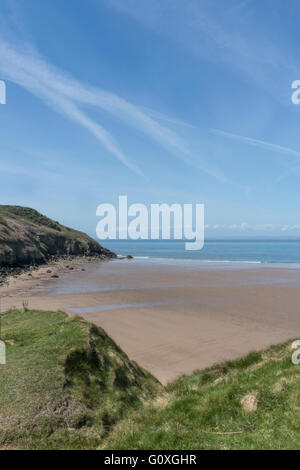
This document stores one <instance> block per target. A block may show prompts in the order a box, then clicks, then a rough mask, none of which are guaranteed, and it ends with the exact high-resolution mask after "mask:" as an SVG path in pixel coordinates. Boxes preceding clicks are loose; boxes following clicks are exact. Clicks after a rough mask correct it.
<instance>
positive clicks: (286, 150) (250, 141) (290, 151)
mask: <svg viewBox="0 0 300 470" xmlns="http://www.w3.org/2000/svg"><path fill="white" fill-rule="evenodd" d="M210 130H211V132H213V133H214V134H217V135H221V136H223V137H228V138H230V139H234V140H239V141H240V142H244V143H246V144H249V145H254V146H256V147H260V148H264V149H267V150H272V151H274V152H279V153H285V154H288V155H292V156H293V157H297V158H300V152H298V151H297V150H294V149H291V148H289V147H284V146H282V145H277V144H273V143H271V142H265V141H263V140H258V139H253V138H251V137H245V136H242V135H237V134H232V133H230V132H225V131H221V130H218V129H210Z"/></svg>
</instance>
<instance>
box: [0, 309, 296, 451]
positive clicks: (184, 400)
mask: <svg viewBox="0 0 300 470" xmlns="http://www.w3.org/2000/svg"><path fill="white" fill-rule="evenodd" d="M24 307H25V308H24V311H22V312H21V311H13V312H10V313H7V314H6V315H4V317H3V319H2V338H3V339H4V340H5V341H6V344H7V364H6V365H5V366H1V365H0V391H1V393H0V449H6V448H8V449H96V448H101V449H104V448H108V449H161V450H163V449H182V450H184V449H299V448H300V386H299V385H300V365H299V366H296V365H293V364H292V361H291V353H292V351H291V342H290V343H286V344H281V345H278V346H274V347H272V348H269V349H268V350H266V351H263V352H254V353H251V354H249V355H248V356H246V357H244V358H241V359H239V360H237V361H233V362H226V363H224V364H220V365H216V366H214V367H212V368H209V369H206V370H203V371H198V372H195V373H194V374H192V375H189V376H183V377H180V378H179V379H178V380H176V381H174V382H172V383H170V384H169V385H167V386H166V387H164V388H163V387H161V386H160V385H159V384H158V383H157V381H156V380H155V379H154V378H153V377H152V376H151V375H150V374H149V373H147V372H146V371H144V370H143V369H141V368H140V367H139V366H138V365H137V364H135V363H134V362H132V361H130V360H129V359H128V357H127V356H126V354H124V353H123V352H122V351H121V350H120V349H119V348H118V346H117V345H116V344H115V343H114V342H113V341H112V340H111V339H110V338H109V337H108V336H107V335H106V333H105V332H104V331H103V330H102V329H101V328H98V327H96V326H94V325H93V324H90V323H87V322H85V321H84V320H82V319H80V318H78V317H75V318H70V317H68V316H67V315H66V314H64V313H62V312H43V311H29V310H27V308H26V305H25V306H24ZM245 397H252V398H253V402H254V404H255V405H256V407H255V406H254V407H253V409H252V410H250V411H249V410H248V411H247V410H246V409H245V407H244V406H243V399H244V398H245Z"/></svg>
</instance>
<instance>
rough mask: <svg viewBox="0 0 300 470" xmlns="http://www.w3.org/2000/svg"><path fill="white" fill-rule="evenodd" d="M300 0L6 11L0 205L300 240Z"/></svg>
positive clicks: (82, 224) (88, 4) (59, 215)
mask: <svg viewBox="0 0 300 470" xmlns="http://www.w3.org/2000/svg"><path fill="white" fill-rule="evenodd" d="M299 8H300V6H299V1H298V0H289V1H288V2H285V1H283V0H244V1H243V0H239V1H238V0H226V1H225V0H205V1H202V0H185V1H184V2H182V1H181V0H85V1H82V0H66V1H63V2H62V1H61V0H1V5H0V79H2V80H5V82H6V85H7V104H6V105H0V156H1V157H0V172H1V186H0V196H1V198H0V199H1V203H3V204H19V205H26V206H31V207H34V208H36V209H38V210H40V211H41V212H43V213H46V214H47V215H49V216H51V217H53V218H54V219H55V220H59V221H61V222H62V223H64V224H67V225H70V226H74V227H77V228H79V229H82V230H85V231H87V232H89V233H90V234H94V232H95V227H96V222H97V221H96V217H95V211H96V207H97V205H98V204H100V203H104V202H108V203H116V202H117V198H118V196H119V195H123V194H124V195H128V200H129V203H134V202H140V203H144V204H150V203H158V202H166V203H175V202H178V203H204V204H205V208H206V224H207V230H206V235H207V236H222V235H224V234H226V235H230V234H232V235H235V236H239V235H241V236H245V235H259V234H260V235H265V236H268V235H272V234H278V235H289V236H295V235H300V217H299V215H298V214H299V209H298V203H299V176H300V106H296V105H294V104H292V102H291V95H292V89H291V84H292V82H293V81H294V80H297V79H300V59H299V51H298V37H299V20H298V15H299Z"/></svg>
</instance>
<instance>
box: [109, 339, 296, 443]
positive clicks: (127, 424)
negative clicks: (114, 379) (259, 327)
mask: <svg viewBox="0 0 300 470" xmlns="http://www.w3.org/2000/svg"><path fill="white" fill-rule="evenodd" d="M290 346H291V343H289V344H283V345H279V346H276V347H273V348H270V349H269V350H267V351H265V352H262V353H252V354H250V355H249V356H247V357H246V358H243V359H241V360H239V361H235V362H230V363H226V364H223V365H220V366H216V367H213V368H211V369H207V370H204V371H200V372H196V373H194V374H192V375H191V376H186V377H185V376H184V377H181V378H180V379H179V380H177V381H175V382H173V383H171V384H170V385H168V386H167V387H166V388H165V390H164V391H163V392H161V393H160V394H159V395H158V397H157V398H156V399H155V400H153V401H152V402H150V403H149V404H147V405H146V406H145V407H144V410H143V412H142V413H140V412H139V413H133V415H131V416H130V417H129V418H127V419H126V420H124V421H123V422H121V423H120V424H119V425H117V426H116V428H115V430H114V431H113V432H112V433H111V434H110V436H109V437H108V440H107V442H106V448H109V449H299V448H300V366H296V365H293V364H292V362H291V350H290ZM248 394H253V395H256V397H257V410H256V411H251V412H246V411H245V410H244V409H243V407H242V405H241V400H242V399H243V397H245V396H246V395H248Z"/></svg>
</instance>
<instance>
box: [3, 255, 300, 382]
mask: <svg viewBox="0 0 300 470" xmlns="http://www.w3.org/2000/svg"><path fill="white" fill-rule="evenodd" d="M53 276H59V277H53ZM0 296H1V312H2V313H3V312H5V311H7V310H9V309H11V308H13V307H17V308H21V307H22V305H23V303H24V302H25V304H26V305H28V306H29V308H31V309H35V308H36V309H44V310H54V309H55V310H57V309H59V310H64V311H66V312H68V313H69V314H71V315H74V314H79V315H81V316H83V317H84V318H85V319H87V320H90V321H92V322H94V323H96V324H97V325H99V326H101V327H103V328H104V329H105V330H106V331H107V333H108V334H109V335H110V336H111V337H112V338H113V339H114V340H115V341H116V342H117V343H118V344H119V345H120V347H121V348H122V349H124V351H125V352H126V353H127V354H128V356H129V357H130V358H131V359H134V360H136V361H137V362H138V363H139V364H140V365H141V366H143V367H144V368H146V369H147V370H149V371H150V372H152V373H153V374H154V375H155V376H156V377H157V378H158V379H159V380H160V381H161V382H162V383H164V384H165V383H167V382H168V381H170V380H172V379H174V378H175V377H177V376H179V375H181V374H188V373H191V372H193V371H194V370H196V369H201V368H204V367H208V366H211V365H213V364H214V363H216V362H222V361H225V360H228V359H234V358H237V357H239V356H241V355H243V354H246V353H248V352H249V351H252V350H259V349H262V348H265V347H268V346H270V345H272V344H275V343H279V342H281V341H285V340H289V339H292V338H299V337H300V269H299V268H296V267H294V268H293V267H290V268H288V267H280V266H278V267H270V266H263V265H255V264H253V265H251V264H245V265H239V264H236V265H231V264H228V265H225V264H224V266H221V265H218V264H215V263H207V264H205V263H199V262H191V261H190V262H181V261H173V262H172V261H167V260H165V261H158V260H156V261H155V260H116V261H110V262H96V263H95V262H94V263H86V262H85V260H78V261H72V262H66V261H61V262H58V263H54V264H53V265H52V266H44V267H41V268H39V269H38V270H33V271H31V272H30V273H24V274H22V275H21V276H18V277H17V278H10V279H9V282H8V283H7V284H6V285H4V286H1V287H0Z"/></svg>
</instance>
